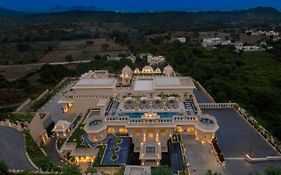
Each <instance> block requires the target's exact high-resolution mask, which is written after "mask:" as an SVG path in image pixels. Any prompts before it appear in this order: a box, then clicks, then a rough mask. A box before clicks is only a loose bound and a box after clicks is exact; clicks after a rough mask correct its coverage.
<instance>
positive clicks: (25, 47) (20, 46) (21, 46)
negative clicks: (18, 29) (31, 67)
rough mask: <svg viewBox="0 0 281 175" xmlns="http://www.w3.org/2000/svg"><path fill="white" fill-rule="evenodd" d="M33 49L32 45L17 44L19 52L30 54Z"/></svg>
mask: <svg viewBox="0 0 281 175" xmlns="http://www.w3.org/2000/svg"><path fill="white" fill-rule="evenodd" d="M31 49H32V47H31V45H30V44H27V43H19V44H17V50H18V51H19V52H28V51H30V50H31Z"/></svg>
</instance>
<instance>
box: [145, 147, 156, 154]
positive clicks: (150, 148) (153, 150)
mask: <svg viewBox="0 0 281 175" xmlns="http://www.w3.org/2000/svg"><path fill="white" fill-rule="evenodd" d="M146 153H155V147H154V146H147V147H146Z"/></svg>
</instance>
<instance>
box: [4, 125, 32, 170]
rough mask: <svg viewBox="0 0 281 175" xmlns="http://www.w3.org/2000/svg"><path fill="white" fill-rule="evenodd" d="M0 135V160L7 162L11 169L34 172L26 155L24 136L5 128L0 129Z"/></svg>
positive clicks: (12, 129)
mask: <svg viewBox="0 0 281 175" xmlns="http://www.w3.org/2000/svg"><path fill="white" fill-rule="evenodd" d="M0 133H1V139H0V160H3V161H5V162H6V164H7V165H8V166H9V168H11V169H31V170H33V169H34V168H33V167H32V165H31V164H30V163H29V161H28V159H27V157H26V154H25V149H24V138H23V135H22V134H21V133H20V132H19V131H17V130H16V129H14V128H10V127H5V126H1V127H0Z"/></svg>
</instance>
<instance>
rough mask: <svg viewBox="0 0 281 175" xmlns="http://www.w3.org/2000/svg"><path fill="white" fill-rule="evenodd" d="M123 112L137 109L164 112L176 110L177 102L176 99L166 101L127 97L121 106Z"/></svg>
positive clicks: (169, 98)
mask: <svg viewBox="0 0 281 175" xmlns="http://www.w3.org/2000/svg"><path fill="white" fill-rule="evenodd" d="M123 107H124V109H125V110H132V109H134V110H135V109H139V110H157V109H158V110H159V109H161V110H164V109H166V110H167V109H178V108H179V101H178V99H177V98H176V97H168V98H167V99H164V98H161V97H154V98H148V97H140V98H133V97H127V98H126V99H125V101H124V105H123Z"/></svg>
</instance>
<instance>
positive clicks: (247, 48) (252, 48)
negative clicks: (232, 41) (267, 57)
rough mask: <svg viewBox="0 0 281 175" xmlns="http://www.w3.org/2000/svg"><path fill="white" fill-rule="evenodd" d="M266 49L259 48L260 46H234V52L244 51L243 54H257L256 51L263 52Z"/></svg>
mask: <svg viewBox="0 0 281 175" xmlns="http://www.w3.org/2000/svg"><path fill="white" fill-rule="evenodd" d="M265 50H266V49H265V48H263V47H261V46H256V45H254V46H241V45H237V46H235V51H236V52H240V51H244V52H258V51H265Z"/></svg>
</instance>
